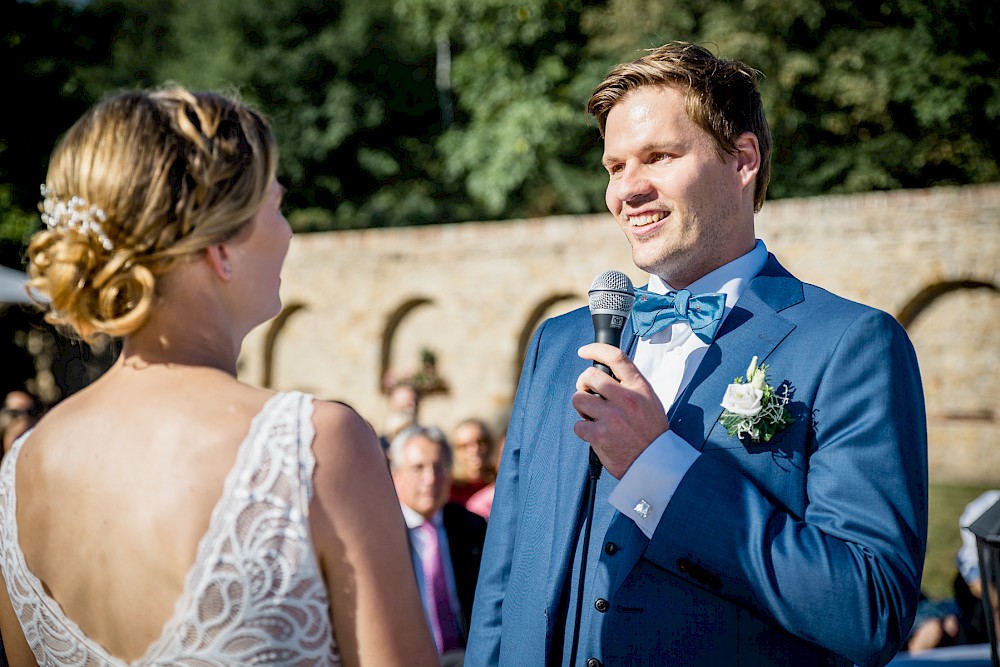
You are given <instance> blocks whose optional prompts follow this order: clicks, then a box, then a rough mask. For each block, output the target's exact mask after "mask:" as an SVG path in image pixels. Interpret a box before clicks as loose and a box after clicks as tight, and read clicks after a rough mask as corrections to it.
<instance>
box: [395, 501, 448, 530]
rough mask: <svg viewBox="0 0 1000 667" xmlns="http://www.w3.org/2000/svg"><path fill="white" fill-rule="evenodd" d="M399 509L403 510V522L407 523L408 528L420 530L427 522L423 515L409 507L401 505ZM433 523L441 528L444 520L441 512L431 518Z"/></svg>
mask: <svg viewBox="0 0 1000 667" xmlns="http://www.w3.org/2000/svg"><path fill="white" fill-rule="evenodd" d="M399 507H400V509H401V510H403V520H404V521H406V527H407V528H419V527H420V525H421V524H422V523H424V521H426V519H425V518H424V515H423V514H421V513H420V512H418V511H416V510H415V509H413V508H412V507H410V506H409V505H405V504H404V503H399ZM431 523H433V524H434V525H435V526H436V527H437V528H440V527H441V523H442V519H441V512H440V511H438V512H437V513H436V514H434V516H432V517H431Z"/></svg>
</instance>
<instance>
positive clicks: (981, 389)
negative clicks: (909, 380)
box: [897, 280, 1000, 424]
mask: <svg viewBox="0 0 1000 667" xmlns="http://www.w3.org/2000/svg"><path fill="white" fill-rule="evenodd" d="M998 315H1000V290H998V289H997V287H996V286H995V285H992V284H989V283H985V282H980V281H974V280H962V281H948V282H941V283H935V284H933V285H930V286H927V287H925V288H924V289H922V290H920V292H918V293H917V294H916V295H915V296H914V297H913V298H912V299H910V301H909V302H908V303H907V304H906V306H905V307H904V308H903V309H902V310H901V311H900V314H899V316H898V318H897V319H898V320H899V321H900V323H902V324H903V326H904V327H905V328H906V330H907V333H908V334H909V336H910V340H911V341H912V342H913V346H914V348H915V349H916V352H917V359H918V361H919V363H920V374H921V378H922V381H923V385H924V396H925V398H926V401H927V413H928V417H929V418H931V419H944V420H949V421H951V422H953V423H957V422H962V423H966V424H972V423H988V422H989V423H991V422H993V420H995V419H996V418H997V416H998V415H997V411H996V404H995V396H996V395H997V393H998V392H1000V357H998V354H997V350H998V349H1000V330H998V328H997V326H996V324H997V318H998Z"/></svg>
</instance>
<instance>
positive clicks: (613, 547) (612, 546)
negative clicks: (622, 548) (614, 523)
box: [604, 542, 618, 556]
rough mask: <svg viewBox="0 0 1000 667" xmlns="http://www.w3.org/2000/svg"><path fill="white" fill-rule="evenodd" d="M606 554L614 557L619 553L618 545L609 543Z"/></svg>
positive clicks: (606, 545) (606, 546) (605, 547)
mask: <svg viewBox="0 0 1000 667" xmlns="http://www.w3.org/2000/svg"><path fill="white" fill-rule="evenodd" d="M604 553H606V554H607V555H609V556H614V555H615V554H616V553H618V545H617V544H615V543H614V542H608V543H607V544H605V545H604Z"/></svg>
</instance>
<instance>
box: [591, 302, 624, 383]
mask: <svg viewBox="0 0 1000 667" xmlns="http://www.w3.org/2000/svg"><path fill="white" fill-rule="evenodd" d="M591 319H593V321H594V342H595V343H606V344H608V345H612V346H614V347H617V348H620V347H621V346H622V327H624V326H625V316H624V315H621V314H618V313H593V314H591ZM594 368H597V369H599V370H601V371H603V372H605V373H607V374H608V375H611V377H614V375H612V373H611V369H610V368H608V367H607V366H605V365H604V364H602V363H600V362H597V361H595V362H594Z"/></svg>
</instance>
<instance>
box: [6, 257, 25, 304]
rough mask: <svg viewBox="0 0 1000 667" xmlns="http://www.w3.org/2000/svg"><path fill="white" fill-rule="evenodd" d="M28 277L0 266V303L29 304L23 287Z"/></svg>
mask: <svg viewBox="0 0 1000 667" xmlns="http://www.w3.org/2000/svg"><path fill="white" fill-rule="evenodd" d="M27 282H28V275H27V274H25V273H21V272H20V271H15V270H14V269H8V268H7V267H6V266H0V303H31V299H30V298H28V293H27V292H26V291H25V285H26V284H27Z"/></svg>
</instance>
